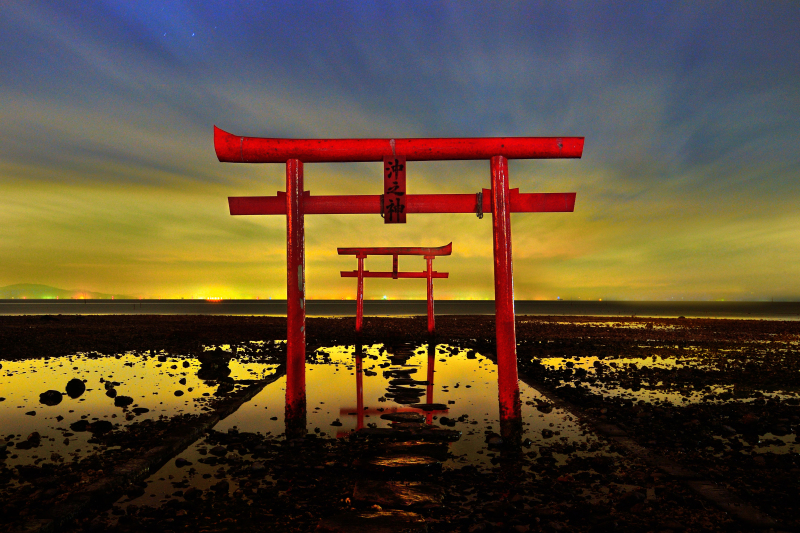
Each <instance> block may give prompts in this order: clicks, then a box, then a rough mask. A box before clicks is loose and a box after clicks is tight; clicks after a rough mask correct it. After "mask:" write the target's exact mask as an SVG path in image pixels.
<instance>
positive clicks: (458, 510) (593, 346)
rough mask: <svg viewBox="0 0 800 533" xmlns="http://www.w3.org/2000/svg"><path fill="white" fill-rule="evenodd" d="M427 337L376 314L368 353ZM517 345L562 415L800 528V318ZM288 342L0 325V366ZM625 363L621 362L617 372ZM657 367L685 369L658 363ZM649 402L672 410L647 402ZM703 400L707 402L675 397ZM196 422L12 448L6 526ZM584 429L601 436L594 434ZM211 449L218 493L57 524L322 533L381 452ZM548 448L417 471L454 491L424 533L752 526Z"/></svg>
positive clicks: (563, 336) (324, 337) (342, 328)
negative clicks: (70, 447) (30, 451)
mask: <svg viewBox="0 0 800 533" xmlns="http://www.w3.org/2000/svg"><path fill="white" fill-rule="evenodd" d="M425 329H426V319H425V318H424V317H416V318H396V317H392V318H368V319H366V322H365V332H364V335H363V336H362V341H363V342H365V343H369V342H386V341H394V340H411V341H418V342H420V343H422V342H426V341H427V334H426V332H425ZM307 330H308V347H309V352H312V351H313V350H314V348H315V347H316V346H329V345H333V344H347V343H353V342H355V341H356V337H355V335H354V332H353V320H352V319H324V318H310V319H308V321H307ZM437 330H438V339H440V340H441V342H448V343H451V344H455V345H460V346H463V347H472V348H474V349H476V350H478V351H480V352H481V353H491V352H492V351H493V337H494V320H493V317H460V316H459V317H437ZM517 337H518V355H519V368H520V372H521V373H522V374H523V376H524V379H525V380H526V381H528V382H529V383H531V384H533V385H534V386H536V387H539V388H541V389H542V390H544V391H546V392H547V393H548V394H550V395H552V397H553V398H558V399H562V400H564V401H566V402H568V405H572V406H574V407H575V410H576V412H580V413H582V414H584V415H585V416H586V418H587V420H590V421H591V422H592V423H593V424H595V425H597V424H600V425H605V424H611V425H613V426H614V427H616V428H619V429H621V430H622V431H623V432H624V433H625V434H626V435H627V436H629V437H631V438H632V439H633V440H634V441H635V442H636V443H637V444H639V445H641V446H642V447H644V448H646V449H647V450H650V451H652V452H655V453H656V454H657V455H659V456H663V457H667V458H670V459H673V460H674V461H675V462H677V463H679V464H680V465H682V466H684V467H685V468H687V469H688V470H690V471H692V472H694V473H695V474H696V475H697V476H698V477H699V478H702V479H709V480H712V481H713V482H715V483H717V484H718V485H719V486H720V487H723V488H725V489H727V490H729V491H730V492H731V493H733V494H735V495H736V496H738V497H739V498H741V499H742V500H743V501H744V502H746V503H749V504H751V505H753V506H754V507H755V508H757V509H758V510H760V511H762V512H763V513H766V514H767V515H769V516H771V517H772V518H774V519H775V520H776V521H777V523H776V524H775V526H774V529H775V530H798V529H800V509H799V508H798V507H796V506H795V505H794V503H793V502H794V499H796V495H797V494H798V493H799V492H800V486H798V484H799V483H798V473H800V464H798V456H797V453H796V452H794V451H788V452H787V451H786V450H787V449H789V448H792V450H794V449H795V448H794V447H792V446H790V445H789V444H787V442H793V441H794V439H795V436H796V435H797V430H798V427H799V426H800V401H798V396H797V393H798V392H800V390H799V389H800V380H798V376H800V357H799V356H798V355H799V354H798V346H799V345H798V343H799V342H800V323H799V322H781V321H744V320H707V319H690V320H687V319H641V318H629V319H619V318H614V319H608V318H586V317H582V318H576V317H518V319H517ZM283 338H285V319H282V318H271V317H231V316H159V317H148V316H35V317H1V318H0V362H1V361H3V360H12V359H21V358H41V357H47V356H57V355H68V354H74V353H78V352H91V351H96V352H100V353H118V352H123V351H126V350H139V351H149V350H152V351H153V352H159V351H161V350H164V351H166V352H167V353H173V354H178V355H182V356H191V355H192V354H195V355H199V354H201V353H202V352H203V346H204V345H206V346H208V345H217V346H218V345H223V344H229V345H236V344H240V343H246V342H249V341H253V340H274V339H283ZM249 356H250V357H254V358H258V359H259V360H263V361H265V362H268V361H271V362H280V361H281V360H282V357H283V354H282V353H281V351H280V350H274V349H272V350H265V351H264V352H263V353H250V354H249ZM621 359H624V360H625V362H624V364H619V363H618V361H619V360H621ZM554 360H560V361H561V363H562V364H559V363H554V362H553V361H554ZM631 360H634V362H632V361H631ZM636 360H638V361H640V362H638V363H637V362H635V361H636ZM657 360H669V361H671V360H675V361H677V362H680V364H679V365H673V367H672V368H662V367H659V366H658V365H653V364H651V363H652V362H654V361H657ZM543 361H544V363H543ZM587 361H590V365H588V366H589V368H588V369H587V368H586V367H587V364H584V363H586V362H587ZM570 363H572V364H570ZM667 366H669V365H667ZM617 392H626V393H630V394H628V395H627V396H625V395H620V394H616V393H617ZM644 392H653V393H655V396H653V397H655V398H658V397H659V396H658V395H659V394H661V395H662V396H660V397H663V398H672V400H670V401H667V402H662V401H657V400H651V399H648V400H640V399H638V400H637V398H642V397H643V396H642V393H644ZM669 394H671V395H672V396H666V395H669ZM0 396H2V393H1V392H0ZM697 396H700V397H701V398H700V400H699V401H694V400H692V401H686V402H683V401H681V400H675V399H674V398H679V397H684V398H687V399H690V398H693V397H695V398H696V397H697ZM524 408H526V409H545V410H546V409H548V408H550V407H549V406H547V405H535V406H524ZM196 423H197V420H194V419H193V418H192V417H191V416H179V417H175V418H172V419H167V420H160V421H157V422H150V423H148V424H141V425H138V424H134V425H132V426H128V427H127V428H126V429H125V430H121V431H110V432H98V434H97V436H96V437H95V438H96V439H98V441H99V442H102V443H105V444H107V445H108V446H109V448H111V451H108V452H106V453H100V454H97V455H94V456H92V457H89V458H86V459H83V460H82V461H80V462H79V463H64V462H55V461H54V462H50V461H44V462H41V463H40V464H38V465H36V466H35V467H29V468H24V469H22V470H19V469H10V468H7V467H5V464H4V461H3V458H4V456H7V454H9V453H13V447H8V446H7V447H6V448H5V449H4V450H3V451H0V490H2V488H3V485H4V484H8V483H9V482H10V481H11V480H12V479H13V480H16V481H19V482H20V483H21V484H20V486H19V488H18V489H16V490H15V491H14V493H13V494H10V493H9V492H7V491H5V492H0V494H3V495H4V497H3V501H0V516H2V517H3V518H2V519H0V529H2V528H3V527H5V528H6V529H9V530H13V529H14V528H16V527H20V526H22V525H26V526H27V527H31V524H33V523H35V520H41V519H45V520H46V519H47V518H48V510H49V509H55V508H58V504H59V503H62V502H64V501H67V500H68V499H69V497H70V494H74V493H78V492H80V491H81V490H82V487H86V486H88V485H91V483H92V482H93V481H94V480H97V479H98V478H100V477H103V476H106V477H107V476H109V475H113V473H114V472H115V469H119V466H120V465H122V464H125V463H126V461H130V460H131V458H135V457H136V455H137V454H139V453H141V452H142V451H143V450H149V449H152V448H153V447H154V446H157V445H158V444H159V442H161V441H163V440H164V439H165V438H167V437H168V436H169V435H172V434H175V433H176V432H180V431H181V428H182V427H186V426H192V425H193V424H196ZM587 430H589V431H594V429H593V427H592V426H590V427H588V428H587ZM205 438H206V440H207V442H208V447H209V449H217V450H218V453H217V454H210V455H209V457H208V460H209V461H212V462H214V466H217V465H219V468H218V470H217V474H216V476H218V479H219V481H218V482H217V484H215V485H214V486H215V487H218V489H214V488H212V489H209V490H205V491H198V490H193V488H192V486H191V483H182V482H181V481H177V482H176V486H175V493H174V495H173V497H172V498H171V499H170V500H169V501H168V502H167V503H166V504H164V505H162V506H160V507H158V508H154V507H146V506H142V507H137V508H123V507H121V506H119V505H117V506H115V507H113V508H112V507H111V505H112V504H113V502H114V501H116V500H117V499H118V497H119V496H120V495H122V494H129V495H130V496H131V497H135V495H136V493H137V491H140V490H142V489H141V487H140V486H139V485H137V484H130V485H126V486H120V487H119V488H118V489H117V492H116V493H113V494H111V493H110V494H108V497H107V498H105V499H100V500H93V501H92V502H91V504H90V505H88V506H87V505H85V506H83V507H82V508H80V509H77V508H76V510H75V513H74V516H70V517H69V519H68V520H64V521H63V522H64V523H63V525H61V526H59V527H58V528H57V529H60V530H64V531H76V532H77V531H105V530H117V531H187V530H194V531H240V530H252V531H311V530H313V529H314V527H315V525H316V523H317V522H318V521H319V520H320V519H321V518H324V517H327V516H330V515H332V514H335V513H338V512H340V511H342V510H344V509H349V508H352V507H353V506H356V507H358V503H357V502H354V501H352V499H351V498H352V495H353V487H354V484H355V482H356V480H357V477H358V475H357V473H356V470H354V469H353V463H354V461H356V459H357V458H359V457H362V456H364V455H365V454H368V453H370V449H371V448H374V447H375V446H378V444H377V443H375V442H372V441H370V440H369V439H326V438H319V437H317V436H316V435H314V434H313V433H312V434H310V435H309V436H308V437H307V438H304V439H295V440H289V441H287V440H285V439H275V438H267V437H263V436H260V435H254V434H244V433H242V434H239V433H237V432H231V433H224V434H223V433H217V432H214V431H210V432H208V433H207V435H206V437H205ZM18 442H21V441H20V439H17V440H16V441H14V444H15V445H19V444H18ZM25 442H27V440H25ZM552 442H553V444H552V445H550V446H539V447H533V448H529V447H526V446H524V445H523V446H521V447H515V446H512V447H498V448H496V449H493V450H491V451H490V453H494V454H495V455H494V457H493V461H492V462H493V463H494V464H495V468H494V469H493V470H490V471H486V470H479V469H476V468H473V467H470V466H468V465H467V466H463V467H462V468H456V469H445V470H444V471H442V472H433V473H424V472H423V473H421V474H420V475H421V476H422V477H425V476H429V477H430V478H431V479H435V481H436V482H437V483H439V484H442V485H443V486H444V487H445V489H446V492H445V500H444V505H443V506H442V507H438V508H428V509H422V510H419V511H420V513H421V514H423V515H424V516H426V518H427V520H428V529H429V530H430V531H520V532H525V531H540V530H541V531H715V530H717V531H750V530H752V529H753V526H752V525H748V524H746V523H743V522H742V521H741V520H739V519H737V518H736V517H734V516H731V515H730V514H728V513H726V512H724V511H722V510H720V509H718V508H716V507H714V505H713V504H711V503H710V502H708V501H706V500H704V499H703V498H701V497H699V496H697V495H696V494H695V493H694V492H692V490H690V489H689V488H688V486H687V485H686V483H685V480H684V479H681V478H679V477H676V476H671V475H669V474H665V473H664V472H663V471H662V470H659V469H658V468H656V467H654V466H652V465H650V464H648V463H647V462H646V461H644V460H642V459H640V458H639V457H637V456H635V455H633V454H630V453H628V451H627V450H625V449H619V448H618V447H615V445H614V444H613V442H612V443H611V444H609V445H608V446H607V447H606V448H604V449H603V450H600V452H602V453H594V452H598V450H582V449H579V448H576V447H575V446H573V445H570V443H569V442H566V441H563V440H557V439H553V440H552ZM220 447H222V448H224V450H225V453H222V451H220ZM189 468H191V465H187V469H189ZM216 476H215V477H216ZM190 478H191V476H190ZM233 478H235V479H236V480H237V481H238V484H239V486H240V489H239V490H238V491H237V492H235V493H233V494H228V492H227V490H225V488H226V485H225V483H226V480H227V479H233ZM109 508H111V512H106V511H107V510H108V509H109Z"/></svg>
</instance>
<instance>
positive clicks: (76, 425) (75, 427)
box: [69, 420, 89, 432]
mask: <svg viewBox="0 0 800 533" xmlns="http://www.w3.org/2000/svg"><path fill="white" fill-rule="evenodd" d="M69 429H71V430H72V431H75V432H81V431H86V430H88V429H89V421H88V420H78V421H77V422H73V423H72V424H70V425H69Z"/></svg>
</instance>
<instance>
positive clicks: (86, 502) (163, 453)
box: [11, 365, 286, 533]
mask: <svg viewBox="0 0 800 533" xmlns="http://www.w3.org/2000/svg"><path fill="white" fill-rule="evenodd" d="M285 372H286V370H285V367H284V366H283V365H281V366H280V367H278V369H277V370H276V372H275V373H274V374H273V375H271V376H270V377H268V378H267V379H264V380H239V381H237V382H236V383H239V384H242V383H246V384H249V386H248V387H247V388H245V389H243V390H240V391H237V392H236V393H235V394H234V395H231V396H229V397H227V398H225V399H224V400H223V401H222V402H220V404H218V405H217V407H216V408H215V410H214V412H212V413H209V414H206V415H202V416H200V417H199V418H198V419H197V420H196V421H195V423H194V424H193V425H192V426H191V427H190V428H188V429H186V430H184V431H183V432H182V433H181V434H179V435H177V436H175V437H172V438H170V439H168V440H167V441H166V442H165V443H164V444H163V445H161V446H156V447H155V448H151V449H150V450H148V451H147V452H146V453H144V454H142V455H140V456H138V457H134V458H132V459H129V460H128V461H127V462H125V463H123V464H121V465H118V466H116V467H115V468H114V471H113V474H112V475H109V476H104V477H102V478H100V479H98V480H96V481H95V482H93V483H92V484H91V485H88V486H86V487H84V488H83V489H82V490H81V491H80V492H76V493H73V494H70V496H69V497H68V498H67V499H66V500H65V501H64V502H62V503H60V504H58V505H56V506H54V507H53V508H52V509H51V510H50V511H49V512H48V514H49V515H50V516H51V518H31V519H28V520H26V521H25V522H23V523H22V524H20V525H19V526H17V528H16V529H12V530H11V531H15V532H25V533H49V532H51V531H58V530H59V529H60V528H61V527H63V526H64V525H66V524H67V522H69V521H70V520H74V519H75V518H78V517H80V516H82V515H84V514H86V513H87V512H88V511H90V510H91V509H93V508H99V507H102V506H105V505H108V504H109V502H111V503H113V502H114V501H116V499H117V498H119V496H120V495H121V494H122V492H123V491H124V489H125V488H126V487H127V486H128V485H130V484H131V483H136V482H138V481H141V480H143V479H145V478H147V477H148V476H149V475H150V474H151V473H153V472H156V471H157V470H158V469H159V468H161V467H162V466H163V465H164V464H166V463H167V462H168V461H169V460H170V459H172V458H173V457H174V456H175V455H177V454H179V453H181V452H182V451H183V450H185V449H186V448H187V447H189V446H190V445H191V444H192V443H193V442H195V441H196V440H197V439H198V438H200V437H201V436H202V435H203V434H204V433H205V432H206V431H208V430H209V429H211V428H212V427H213V426H214V425H215V424H216V423H217V422H219V421H220V420H223V419H224V418H226V417H228V416H229V415H231V414H233V413H234V412H236V411H237V410H238V409H239V407H241V406H242V405H243V404H244V403H245V402H247V401H249V400H251V399H252V398H253V397H255V396H256V395H257V394H258V393H259V392H261V391H262V390H263V389H264V387H266V386H267V385H269V384H271V383H274V382H275V381H277V380H278V379H280V378H281V377H282V376H283V375H284V374H285Z"/></svg>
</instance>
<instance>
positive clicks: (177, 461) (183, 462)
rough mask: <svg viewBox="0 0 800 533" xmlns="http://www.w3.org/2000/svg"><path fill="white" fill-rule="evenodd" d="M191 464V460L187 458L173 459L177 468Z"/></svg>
mask: <svg viewBox="0 0 800 533" xmlns="http://www.w3.org/2000/svg"><path fill="white" fill-rule="evenodd" d="M191 464H192V462H191V461H189V460H188V459H184V458H183V457H178V458H177V459H175V466H177V467H178V468H183V467H184V466H189V465H191Z"/></svg>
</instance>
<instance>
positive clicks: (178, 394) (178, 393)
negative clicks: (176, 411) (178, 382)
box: [175, 390, 183, 396]
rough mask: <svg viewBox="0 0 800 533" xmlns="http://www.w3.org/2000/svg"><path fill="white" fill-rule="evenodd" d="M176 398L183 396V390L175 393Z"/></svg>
mask: <svg viewBox="0 0 800 533" xmlns="http://www.w3.org/2000/svg"><path fill="white" fill-rule="evenodd" d="M175 396H183V391H182V390H176V391H175Z"/></svg>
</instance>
